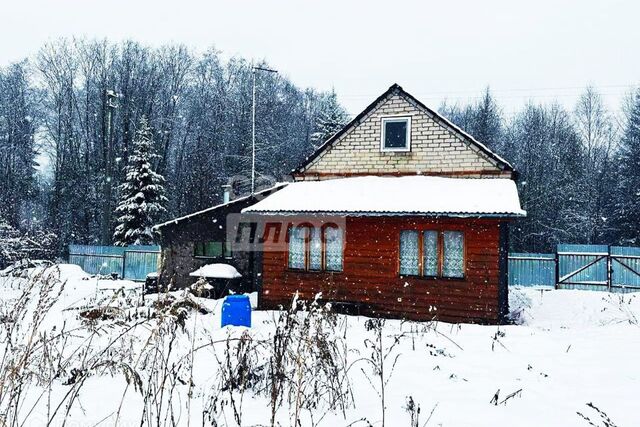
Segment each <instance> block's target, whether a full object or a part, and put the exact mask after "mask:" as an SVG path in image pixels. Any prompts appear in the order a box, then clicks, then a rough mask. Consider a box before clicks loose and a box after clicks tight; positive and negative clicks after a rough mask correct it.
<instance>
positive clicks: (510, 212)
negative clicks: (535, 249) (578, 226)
mask: <svg viewBox="0 0 640 427" xmlns="http://www.w3.org/2000/svg"><path fill="white" fill-rule="evenodd" d="M242 212H243V213H259V214H296V213H321V214H345V215H348V214H356V215H358V214H360V215H430V216H474V217H475V216H493V217H504V216H507V217H513V216H525V215H526V212H525V211H524V210H522V208H521V207H520V200H519V198H518V190H517V188H516V184H515V182H514V181H512V180H510V179H506V178H492V179H489V178H483V179H480V178H444V177H434V176H419V175H418V176H403V177H380V176H364V177H355V178H342V179H332V180H325V181H302V182H296V183H293V184H289V185H288V186H287V187H286V188H283V189H282V190H280V191H278V192H276V193H274V194H272V195H270V196H269V197H267V198H266V199H264V200H262V201H260V202H258V203H256V204H255V205H252V206H250V207H248V208H245V209H243V210H242Z"/></svg>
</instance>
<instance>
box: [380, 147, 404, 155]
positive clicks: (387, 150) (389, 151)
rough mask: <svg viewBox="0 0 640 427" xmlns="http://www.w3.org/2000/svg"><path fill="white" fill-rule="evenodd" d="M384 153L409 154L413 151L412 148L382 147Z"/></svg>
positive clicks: (381, 150)
mask: <svg viewBox="0 0 640 427" xmlns="http://www.w3.org/2000/svg"><path fill="white" fill-rule="evenodd" d="M380 152H381V153H382V154H408V153H411V148H396V149H393V148H381V149H380Z"/></svg>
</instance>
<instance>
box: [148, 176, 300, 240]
mask: <svg viewBox="0 0 640 427" xmlns="http://www.w3.org/2000/svg"><path fill="white" fill-rule="evenodd" d="M287 184H288V183H287V182H278V183H276V184H275V185H274V186H273V187H269V188H266V189H264V190H260V191H258V192H256V193H254V194H249V195H248V196H243V197H238V198H237V199H233V200H231V201H228V202H227V203H220V204H219V205H215V206H212V207H210V208H206V209H203V210H201V211H198V212H193V213H190V214H188V215H184V216H181V217H179V218H174V219H172V220H169V221H166V222H163V223H161V224H156V225H154V226H153V229H154V230H158V229H160V228H162V227H165V226H167V225H172V224H177V223H179V222H181V221H184V220H185V219H190V218H193V217H196V216H198V215H202V214H205V213H207V212H211V211H215V210H216V209H220V208H223V207H225V206H229V205H233V204H235V203H239V202H243V201H247V200H249V199H250V198H252V197H263V196H264V195H265V194H269V193H270V192H272V191H277V190H278V189H279V188H282V187H284V186H285V185H287Z"/></svg>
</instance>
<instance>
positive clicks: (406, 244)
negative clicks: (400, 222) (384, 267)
mask: <svg viewBox="0 0 640 427" xmlns="http://www.w3.org/2000/svg"><path fill="white" fill-rule="evenodd" d="M418 248H419V246H418V232H417V231H413V230H404V231H402V232H400V274H403V275H418V274H420V271H419V263H418V259H419V249H418Z"/></svg>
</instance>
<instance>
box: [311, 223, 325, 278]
mask: <svg viewBox="0 0 640 427" xmlns="http://www.w3.org/2000/svg"><path fill="white" fill-rule="evenodd" d="M309 270H322V236H321V235H320V229H319V228H318V227H313V228H311V241H310V242H309Z"/></svg>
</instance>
